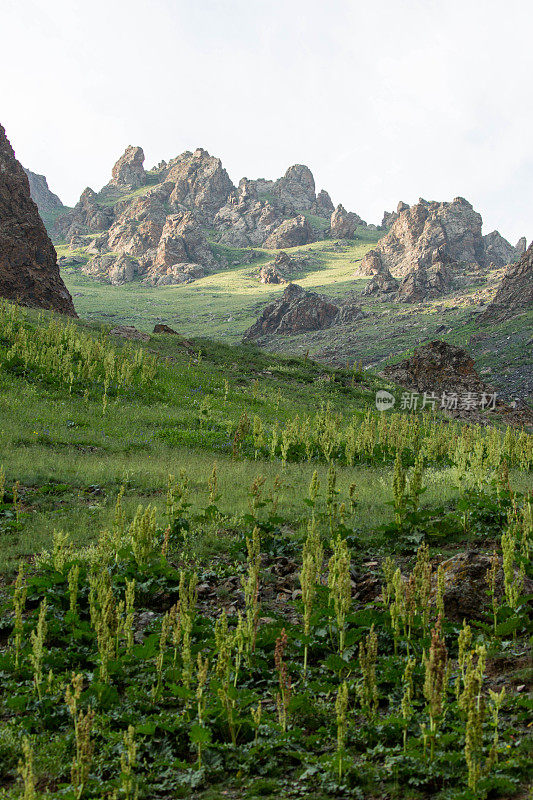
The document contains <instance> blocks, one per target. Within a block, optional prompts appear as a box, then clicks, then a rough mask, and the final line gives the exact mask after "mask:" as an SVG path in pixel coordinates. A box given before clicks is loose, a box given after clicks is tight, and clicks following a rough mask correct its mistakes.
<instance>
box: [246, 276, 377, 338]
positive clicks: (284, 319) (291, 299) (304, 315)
mask: <svg viewBox="0 0 533 800" xmlns="http://www.w3.org/2000/svg"><path fill="white" fill-rule="evenodd" d="M364 316H365V314H364V312H363V311H362V309H361V308H360V307H359V306H358V305H357V304H356V303H354V302H352V301H347V302H346V303H343V304H342V305H337V304H335V303H332V302H331V301H329V300H327V299H326V298H324V297H321V296H320V295H318V294H315V292H307V291H306V290H305V289H302V287H301V286H298V285H297V284H295V283H289V285H288V286H287V288H286V289H285V290H284V292H283V294H282V295H281V297H280V298H279V299H278V300H275V301H274V302H273V303H269V304H268V305H267V306H266V307H265V309H264V310H263V313H262V314H261V316H260V317H259V319H258V320H257V322H255V323H254V325H252V327H251V328H249V329H248V330H247V331H246V333H245V335H244V338H245V340H246V339H258V338H261V337H262V336H268V335H271V334H292V333H302V332H304V331H319V330H323V329H325V328H330V327H331V326H332V325H337V324H339V325H342V324H345V325H346V324H351V323H353V322H355V321H356V320H358V319H360V318H361V317H364Z"/></svg>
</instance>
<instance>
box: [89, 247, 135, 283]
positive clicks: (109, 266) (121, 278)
mask: <svg viewBox="0 0 533 800" xmlns="http://www.w3.org/2000/svg"><path fill="white" fill-rule="evenodd" d="M82 272H83V273H84V274H85V275H90V276H91V277H92V278H97V279H98V280H101V281H105V282H106V283H111V284H112V285H113V286H122V285H123V284H124V283H131V281H133V280H135V279H136V278H137V276H138V275H139V272H140V267H139V262H138V261H137V259H135V258H131V257H130V256H125V255H117V254H115V253H110V254H107V255H97V256H95V257H94V258H91V260H90V261H88V262H87V263H86V264H85V265H84V266H83V267H82Z"/></svg>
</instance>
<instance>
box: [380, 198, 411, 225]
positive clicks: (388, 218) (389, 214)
mask: <svg viewBox="0 0 533 800" xmlns="http://www.w3.org/2000/svg"><path fill="white" fill-rule="evenodd" d="M408 210H409V206H408V205H407V203H404V202H403V200H400V202H399V203H398V206H397V208H396V211H384V212H383V219H382V220H381V227H382V228H390V227H391V226H392V225H394V223H395V222H396V220H397V219H398V217H399V216H400V214H401V213H402V211H408Z"/></svg>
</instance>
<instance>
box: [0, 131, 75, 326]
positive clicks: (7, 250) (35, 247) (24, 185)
mask: <svg viewBox="0 0 533 800" xmlns="http://www.w3.org/2000/svg"><path fill="white" fill-rule="evenodd" d="M0 296H2V297H6V298H8V299H9V300H13V301H15V302H18V303H21V304H23V305H27V306H33V307H36V308H48V309H52V310H54V311H58V312H60V313H62V314H69V315H71V316H76V312H75V310H74V305H73V302H72V297H71V296H70V294H69V292H68V291H67V288H66V286H65V284H64V283H63V281H62V279H61V277H60V274H59V267H58V264H57V253H56V251H55V249H54V246H53V244H52V242H51V241H50V239H49V238H48V234H47V232H46V228H45V227H44V223H43V221H42V220H41V218H40V216H39V212H38V209H37V206H36V205H35V203H34V202H33V200H32V199H31V196H30V184H29V181H28V177H27V175H26V173H25V172H24V169H23V168H22V166H21V164H20V163H19V162H18V161H17V159H16V158H15V153H14V152H13V149H12V147H11V145H10V143H9V141H8V139H7V136H6V133H5V130H4V128H3V127H2V126H1V125H0Z"/></svg>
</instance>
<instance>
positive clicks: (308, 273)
mask: <svg viewBox="0 0 533 800" xmlns="http://www.w3.org/2000/svg"><path fill="white" fill-rule="evenodd" d="M379 235H380V233H379V232H377V231H368V230H366V229H364V228H360V229H359V230H358V237H359V238H358V239H356V240H355V241H346V240H345V241H337V242H335V241H320V242H315V243H314V244H310V245H306V246H304V247H299V248H292V249H291V251H290V252H291V254H292V255H294V256H296V257H297V256H298V254H305V255H307V256H309V257H310V264H309V267H308V268H307V269H306V270H304V271H302V272H296V273H294V274H293V275H291V276H289V277H290V278H291V279H292V280H294V281H296V282H297V283H298V284H300V285H301V286H303V287H304V288H305V289H309V290H311V291H316V292H319V293H323V294H326V295H328V296H329V297H331V298H334V299H335V298H339V299H341V298H343V297H345V296H346V295H347V294H352V295H353V296H354V297H356V298H357V302H359V303H360V304H361V306H362V308H363V310H364V311H365V312H366V315H367V316H366V317H365V318H363V319H360V320H358V321H357V322H356V323H354V324H352V325H348V326H342V327H338V326H335V327H334V328H330V329H326V330H323V331H316V332H308V333H300V334H298V335H291V336H287V335H286V336H279V335H275V336H271V337H267V338H265V339H264V340H262V341H261V346H262V347H264V348H267V349H268V350H270V351H272V352H277V353H285V354H287V355H296V356H303V355H305V354H306V353H309V355H310V357H312V358H314V359H316V360H318V361H321V362H323V363H326V364H332V365H336V366H342V365H345V364H346V362H347V361H348V362H350V363H352V362H353V361H355V360H357V361H361V362H362V363H363V365H364V366H365V367H368V366H372V367H375V368H382V367H383V366H385V364H387V363H390V362H391V361H394V360H397V359H398V358H400V357H402V356H403V355H404V354H405V353H407V352H409V351H411V350H412V349H413V348H414V347H415V346H416V345H418V344H420V343H421V342H424V341H428V340H431V339H434V338H438V339H445V340H447V341H450V342H452V343H454V344H460V345H461V346H464V347H466V348H467V349H468V350H469V352H470V353H471V354H472V356H473V357H474V359H475V361H476V364H477V365H478V369H479V370H480V371H482V374H483V376H484V377H485V380H487V381H488V382H489V383H492V384H494V386H495V388H496V389H497V390H498V391H499V392H500V393H501V394H502V395H504V396H506V397H508V398H511V397H514V396H518V397H521V398H522V399H525V400H526V401H529V402H532V403H533V356H532V352H533V350H532V348H531V336H532V331H533V314H532V313H529V314H526V315H522V316H520V317H518V318H516V319H514V320H511V321H509V322H506V323H503V324H502V323H499V324H498V325H496V326H494V325H492V324H488V323H485V324H483V325H480V323H479V322H478V321H477V319H476V317H477V314H478V313H479V311H480V309H481V308H483V307H484V306H485V305H486V304H487V303H488V302H489V301H490V299H491V298H492V296H493V294H494V292H495V290H496V286H497V284H498V282H499V280H500V279H501V275H502V270H494V271H490V272H488V273H487V275H486V277H485V281H484V282H483V283H482V284H480V283H479V281H478V279H477V278H474V279H472V280H471V281H470V283H469V281H468V277H465V278H463V279H462V280H461V285H460V287H459V288H457V289H456V290H455V291H454V292H452V293H450V294H449V295H447V296H446V297H443V298H437V299H435V300H432V301H428V302H425V303H419V304H402V303H400V304H397V303H390V302H379V301H376V300H374V299H372V298H365V297H359V296H358V293H359V292H360V291H361V289H362V288H364V286H365V285H366V283H367V282H368V279H364V278H363V279H358V278H354V271H356V268H357V263H358V261H359V260H360V259H361V258H362V257H363V256H364V254H365V253H366V252H367V251H368V250H369V249H371V247H372V246H373V245H374V244H375V243H376V241H377V240H378V238H379ZM213 246H214V248H215V251H216V253H217V255H218V256H219V257H220V258H222V257H223V258H224V259H225V261H226V262H227V263H228V264H229V267H227V268H224V269H221V270H220V271H218V272H215V273H214V274H210V275H208V276H206V277H205V278H202V279H200V280H197V281H195V282H194V283H192V284H187V285H178V286H165V287H158V288H153V287H149V286H146V285H145V284H143V283H141V282H134V283H130V284H126V285H124V286H119V287H114V286H110V285H108V284H103V283H98V282H96V281H95V280H93V279H92V278H88V277H86V276H84V275H82V273H81V271H80V265H76V266H74V267H66V268H64V269H63V270H62V275H63V278H64V280H65V283H66V284H67V287H68V288H69V290H70V292H71V293H72V294H73V296H74V300H75V305H76V308H77V309H78V311H79V313H80V315H81V316H82V317H83V318H86V319H93V320H95V321H96V320H99V321H105V322H108V323H109V324H111V325H115V324H131V325H135V326H136V327H138V328H139V329H141V330H146V331H151V330H152V329H153V326H154V325H155V324H156V323H157V322H165V323H166V324H168V325H170V326H171V327H174V328H176V329H177V330H178V331H179V332H180V333H181V334H183V335H184V336H208V337H209V338H212V339H216V340H218V341H221V342H225V343H238V342H240V341H241V339H242V335H243V333H244V332H245V330H246V329H247V328H249V327H250V325H252V323H253V322H254V321H255V320H256V319H257V316H258V315H259V314H260V313H261V311H262V309H263V308H264V306H265V305H266V304H267V303H268V302H271V301H272V300H273V299H275V298H276V297H278V296H279V295H280V294H281V293H282V292H283V286H272V285H263V284H261V283H260V281H259V278H258V273H259V270H260V267H261V265H262V264H264V263H266V262H267V261H269V260H271V259H272V258H273V257H274V255H275V251H270V252H269V251H257V252H258V253H259V257H258V258H257V259H256V260H255V261H254V262H253V263H252V264H250V263H249V260H250V253H249V250H239V249H237V248H229V247H223V246H220V245H213ZM58 251H59V252H60V254H67V253H70V251H68V250H67V249H65V248H61V247H59V248H58ZM74 255H78V256H80V254H79V253H78V254H74ZM81 257H82V258H86V256H83V255H82V256H81Z"/></svg>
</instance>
